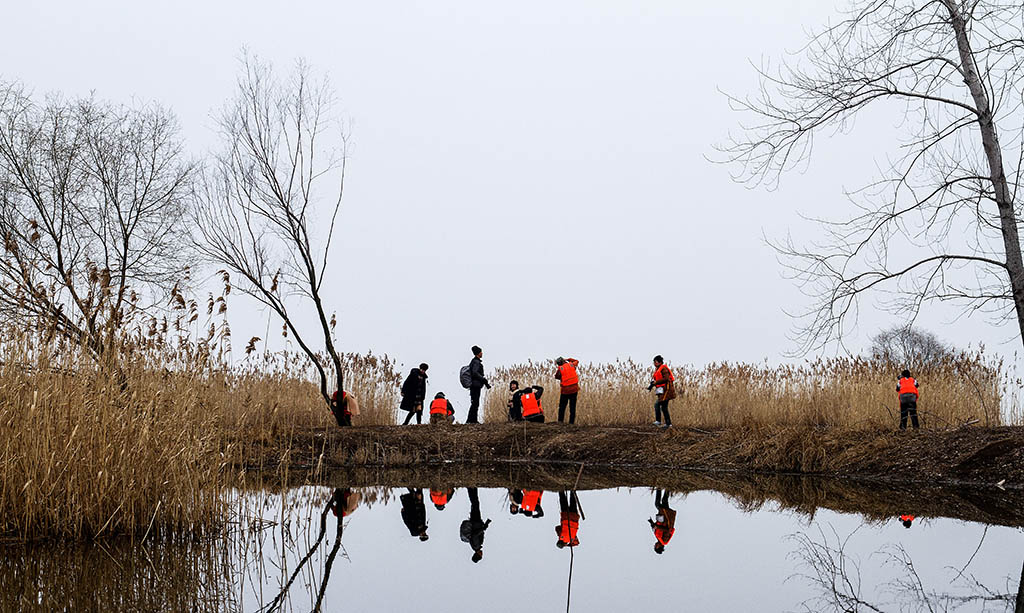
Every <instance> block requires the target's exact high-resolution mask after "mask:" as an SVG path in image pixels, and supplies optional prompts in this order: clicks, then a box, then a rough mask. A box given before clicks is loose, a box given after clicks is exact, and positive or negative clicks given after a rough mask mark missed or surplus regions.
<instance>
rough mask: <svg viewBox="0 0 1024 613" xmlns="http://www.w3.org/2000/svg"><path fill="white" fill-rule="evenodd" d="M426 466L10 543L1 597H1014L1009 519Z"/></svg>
mask: <svg viewBox="0 0 1024 613" xmlns="http://www.w3.org/2000/svg"><path fill="white" fill-rule="evenodd" d="M440 481H442V482H441V483H438V482H437V481H435V482H433V483H432V484H431V487H430V488H424V487H416V483H415V482H414V483H413V484H412V485H410V486H406V487H401V488H397V489H393V488H383V487H372V488H354V487H337V488H322V487H301V488H295V489H291V490H285V491H280V492H256V493H247V494H243V495H240V498H239V500H240V504H239V512H238V517H237V518H236V520H235V521H234V522H233V523H232V524H231V525H230V526H229V528H228V529H227V530H226V531H225V533H224V534H223V535H222V536H221V537H219V538H208V539H200V540H187V541H175V540H172V539H161V538H157V539H156V540H155V541H153V542H150V543H147V544H146V545H145V546H140V545H132V544H130V543H127V542H125V543H104V544H102V545H95V546H92V547H64V546H60V545H36V546H33V547H14V548H7V549H5V550H4V553H2V554H0V610H3V611H20V610H26V611H27V610H40V611H51V610H75V611H77V610H144V611H162V610H167V611H171V610H193V611H215V610H223V611H247V612H249V611H275V612H276V611H302V612H305V611H335V610H342V609H347V610H359V611H377V610H384V611H388V610H404V609H407V608H409V607H410V603H415V608H416V609H417V610H427V611H430V610H441V611H448V610H452V609H455V610H460V609H461V610H490V611H504V610H507V611H518V610H521V608H522V606H521V604H522V602H523V598H524V590H528V592H529V601H530V602H531V603H532V605H531V607H532V608H536V609H539V610H551V609H561V608H562V607H565V608H566V609H567V610H578V611H602V610H620V609H621V610H632V609H634V608H636V607H637V603H638V602H640V601H638V600H637V598H638V597H639V596H638V595H639V594H642V603H643V604H642V608H643V610H644V611H645V613H646V612H648V611H677V610H682V609H686V610H701V611H715V610H723V611H753V610H757V611H788V610H795V609H800V608H802V609H803V610H807V611H819V610H820V611H913V610H935V611H939V610H949V611H953V610H958V609H959V610H971V611H976V610H983V611H994V610H998V611H1008V610H1020V611H1022V612H1024V609H1022V608H1020V607H1019V606H1018V603H1017V601H1018V599H1020V598H1021V594H1020V593H1019V576H1020V573H1018V572H1016V571H1013V572H1011V573H1010V574H1007V569H1020V568H1021V560H1020V554H1019V552H1021V551H1024V533H1022V532H1021V531H1020V530H1019V529H1016V528H1007V527H999V526H991V527H986V526H985V525H982V524H975V523H970V522H963V521H955V520H948V519H942V518H941V517H931V516H929V518H928V519H927V520H926V521H924V522H922V521H921V518H920V517H913V516H909V515H896V514H895V513H893V514H890V515H889V516H888V517H887V518H884V519H883V518H873V517H865V516H859V515H855V514H848V513H837V512H833V511H828V510H818V511H817V512H816V513H815V515H813V516H807V515H803V514H799V513H795V512H793V511H790V510H787V509H785V508H783V507H780V506H778V505H775V506H772V505H771V504H761V505H758V506H757V508H756V509H753V510H752V509H751V508H750V507H749V506H748V505H746V504H745V503H743V502H742V501H737V500H736V499H733V498H729V497H727V496H724V495H722V494H719V493H715V492H710V491H704V492H700V491H690V492H688V493H677V492H675V491H670V490H669V489H665V488H654V489H649V488H633V489H619V490H586V491H582V492H576V491H572V490H571V489H568V488H566V489H543V488H539V487H533V488H524V489H518V488H508V489H506V488H501V489H498V488H477V487H459V488H458V490H464V491H465V495H464V496H463V495H461V492H459V491H457V489H456V487H455V486H454V485H451V484H446V483H443V480H440ZM570 483H571V482H570ZM652 498H653V504H652ZM581 499H582V500H581ZM555 500H557V502H558V513H557V515H555V513H554V511H552V513H551V517H547V518H546V519H545V512H544V502H545V501H547V503H548V504H549V505H552V508H553V505H554V502H555ZM584 505H585V506H586V508H584ZM908 506H909V505H908ZM396 507H397V508H396ZM506 508H507V509H508V510H509V511H510V512H509V513H508V514H506V513H505V512H504V511H505V509H506ZM915 508H916V507H915ZM684 518H685V529H683V524H680V529H681V530H684V532H685V535H686V537H685V538H686V543H685V545H686V546H685V547H683V546H681V544H678V543H677V544H675V545H673V543H674V542H675V541H674V540H673V539H674V536H675V531H676V521H677V519H678V521H680V522H683V521H684ZM538 519H539V520H540V521H533V520H538ZM908 521H909V522H910V523H911V525H912V526H913V527H914V530H906V529H905V528H904V525H906V522H908ZM428 526H429V530H428ZM428 532H429V534H430V536H433V537H435V538H430V537H429V536H428ZM552 532H554V537H555V538H554V541H552ZM794 534H796V536H792V535H794ZM839 535H845V536H843V537H842V538H840V537H839ZM681 538H682V537H681ZM581 542H585V544H586V547H583V548H582V549H581ZM485 544H486V547H485ZM552 544H554V545H555V546H554V547H552ZM652 546H653V549H654V551H655V552H656V553H652ZM467 547H468V548H469V551H467V550H466V548H467ZM485 552H486V560H487V563H486V564H484V563H482V562H483V560H484V559H485V555H484V554H485ZM470 569H472V570H470ZM469 577H472V580H467V579H468V578H469ZM787 578H788V579H789V580H788V581H787ZM648 585H649V586H658V589H657V590H646V589H644V588H643V587H642V586H648ZM428 594H432V595H435V596H438V597H437V598H425V596H426V595H428ZM441 595H443V597H441ZM1015 607H1016V609H1015Z"/></svg>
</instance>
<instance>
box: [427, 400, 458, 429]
mask: <svg viewBox="0 0 1024 613" xmlns="http://www.w3.org/2000/svg"><path fill="white" fill-rule="evenodd" d="M453 423H455V407H453V406H452V401H451V400H448V399H447V398H445V397H444V392H438V393H437V394H436V395H435V396H434V400H433V402H431V403H430V425H432V426H434V425H437V424H453Z"/></svg>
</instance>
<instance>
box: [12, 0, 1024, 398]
mask: <svg viewBox="0 0 1024 613" xmlns="http://www.w3.org/2000/svg"><path fill="white" fill-rule="evenodd" d="M291 4H292V5H291V6H289V7H288V8H287V9H284V10H282V8H281V7H282V5H281V4H280V3H277V2H273V3H272V2H255V1H247V2H192V1H183V2H176V3H173V4H172V3H161V5H162V6H163V7H166V8H165V9H160V8H157V4H156V3H139V2H83V1H75V2H69V1H65V2H21V3H12V4H11V5H10V6H8V7H5V10H4V21H5V28H4V32H5V34H4V37H2V38H0V59H2V62H0V66H2V67H3V68H2V71H3V72H0V76H2V77H3V78H5V79H18V80H20V81H23V82H24V83H25V84H27V85H29V86H30V87H31V88H33V89H34V90H35V91H36V92H38V93H45V92H48V91H56V90H59V91H62V92H65V93H67V94H72V95H78V94H88V93H89V92H90V91H95V92H96V94H97V95H98V96H99V97H102V98H105V99H109V100H113V101H124V102H130V101H131V100H132V99H136V100H141V101H149V100H157V101H159V102H161V103H163V104H165V105H167V106H169V107H170V108H172V109H173V110H174V111H175V112H176V113H177V114H178V116H179V118H180V120H181V123H182V128H183V133H184V136H185V138H186V139H187V141H188V143H189V146H190V147H191V148H192V149H193V150H194V151H195V153H196V155H201V154H203V152H204V151H207V150H209V149H210V148H212V147H214V146H216V141H215V136H214V134H213V132H212V129H211V128H212V121H211V119H210V115H211V111H212V110H214V109H215V108H217V107H218V106H219V105H221V104H222V103H223V102H224V100H225V99H227V98H228V97H229V96H230V95H231V93H232V88H233V86H234V82H235V77H236V74H237V71H238V58H239V56H240V53H241V49H242V48H243V47H245V48H248V49H249V50H250V51H251V52H252V53H254V54H257V55H259V56H261V57H262V58H264V59H267V60H270V61H272V62H273V63H274V64H275V66H276V67H277V68H278V69H280V70H287V69H288V68H290V66H291V64H292V62H293V61H294V60H295V59H296V58H299V57H302V58H305V59H306V60H307V61H308V62H309V63H310V64H311V65H312V66H313V68H314V69H315V70H317V71H319V72H322V73H326V74H328V75H329V77H330V79H331V81H332V83H333V85H334V87H335V88H336V90H337V92H338V94H339V96H340V99H341V105H340V110H341V111H342V113H343V114H344V116H345V117H346V118H347V119H348V120H349V121H350V122H351V136H352V141H353V143H354V148H353V151H352V159H351V163H350V166H349V174H348V183H347V186H346V187H347V192H346V196H345V204H344V209H343V218H342V219H343V227H344V244H343V245H342V246H340V248H339V249H337V250H336V251H335V252H334V253H333V254H332V258H333V260H332V261H333V266H332V273H331V275H330V281H329V282H328V289H327V291H328V294H329V295H330V299H331V302H332V303H333V304H335V305H337V307H338V310H339V314H340V317H339V320H340V327H341V332H342V338H343V346H344V348H345V349H346V350H356V351H366V350H368V349H372V350H373V351H375V352H377V353H388V354H391V355H393V356H395V357H397V358H398V359H399V360H400V361H402V362H404V364H405V366H406V367H408V366H411V365H415V364H417V363H419V362H420V361H427V362H430V363H431V364H433V365H434V366H435V368H433V369H432V372H431V374H432V375H433V378H432V384H433V385H432V389H433V390H437V389H447V388H449V387H456V386H457V383H456V371H457V369H458V366H459V365H460V364H462V363H465V362H466V361H468V359H469V358H470V354H469V347H470V345H472V344H474V343H476V344H479V345H481V346H483V347H484V349H485V352H486V355H485V363H486V364H488V365H492V366H493V365H497V364H509V363H512V362H518V361H523V360H526V359H528V358H533V359H542V358H553V357H556V356H557V355H573V356H576V357H578V358H580V359H582V360H584V361H603V360H612V359H614V358H616V357H623V358H624V357H630V356H631V357H634V358H637V359H640V360H641V361H642V362H643V363H647V362H648V361H649V359H650V357H651V356H653V355H654V354H655V353H662V354H664V355H665V356H666V358H668V359H669V360H670V361H671V362H673V363H683V362H686V363H695V364H703V363H706V362H710V361H716V360H748V361H749V360H760V359H764V358H767V359H769V360H771V361H778V360H781V359H782V358H783V354H784V353H785V352H787V351H788V350H791V349H793V344H792V342H791V341H789V340H788V339H787V332H788V331H789V330H790V329H791V328H792V322H791V321H790V320H789V319H788V318H787V316H786V315H785V313H784V312H783V309H788V310H791V311H792V310H799V309H800V308H801V307H803V306H806V304H807V302H806V300H805V299H804V298H803V297H802V296H801V294H800V293H799V292H798V290H797V289H796V287H795V286H794V285H793V284H792V282H790V281H788V280H786V279H784V278H783V277H782V274H781V273H782V269H781V267H780V266H779V264H778V263H777V262H776V259H775V256H774V253H773V252H772V250H771V249H770V248H769V247H768V246H766V245H765V243H764V241H763V238H762V236H763V235H767V236H769V237H781V236H783V235H784V234H785V233H786V232H788V231H791V232H792V233H793V234H794V236H795V237H796V238H797V239H798V240H801V239H810V238H813V236H814V233H813V228H814V227H813V226H812V225H810V224H808V223H806V222H803V221H801V219H800V217H799V214H800V213H805V214H813V215H818V216H836V217H838V216H842V215H843V213H844V211H845V212H849V211H850V208H849V204H848V203H847V201H846V200H845V198H844V196H843V189H844V188H856V187H860V186H862V185H864V184H865V183H867V182H868V181H870V180H871V179H872V178H874V177H875V176H877V175H876V174H875V168H876V166H875V164H876V162H877V161H878V157H879V156H880V155H882V152H883V151H886V150H891V148H892V147H893V146H894V145H895V144H896V143H895V141H894V140H893V127H894V126H896V125H897V122H898V119H899V116H898V115H897V114H895V113H894V114H893V115H892V116H891V117H889V116H881V115H880V116H876V117H874V118H872V119H871V120H869V121H864V122H863V123H861V124H858V125H857V129H856V130H855V131H854V132H853V134H852V135H848V136H840V137H836V138H833V139H825V140H819V141H818V142H817V143H816V145H817V147H816V150H815V156H814V158H813V160H812V163H811V164H810V165H809V167H808V168H807V170H806V171H804V172H802V173H793V174H790V175H787V176H786V177H784V181H783V184H782V189H780V190H779V191H775V192H769V191H766V190H750V189H747V188H745V187H743V186H741V185H737V184H735V183H733V182H732V181H731V180H730V177H729V171H730V168H728V167H722V166H719V165H715V164H712V163H710V162H708V161H707V160H706V156H708V155H711V154H712V153H713V146H714V145H715V144H716V143H720V142H722V141H724V140H725V139H726V137H727V135H728V133H729V132H730V131H735V130H736V129H737V126H738V123H739V122H740V120H741V118H740V117H739V116H737V114H736V113H734V112H732V111H731V110H730V109H729V106H728V104H727V101H726V99H725V97H724V96H723V95H722V93H721V92H720V91H719V90H725V91H728V92H731V93H738V94H743V93H747V92H753V91H754V89H755V87H756V86H757V81H756V79H755V75H754V70H753V69H752V68H751V66H750V62H751V61H752V62H754V63H759V62H760V61H761V59H762V58H779V57H781V56H782V54H784V53H785V52H786V51H787V50H795V49H796V48H797V47H798V46H799V45H800V43H801V42H802V41H804V40H805V34H804V32H805V30H807V29H813V28H817V27H820V26H821V25H822V24H824V23H826V21H827V20H828V19H830V18H834V17H835V15H836V12H835V5H833V3H831V2H821V1H820V0H801V1H793V2H761V1H754V0H742V1H739V0H731V1H730V0H725V1H722V2H679V1H678V0H672V1H665V2H656V1H645V2H622V1H608V2H595V1H585V2H584V1H575V2H569V1H561V2H534V1H526V2H516V3H484V2H468V1H464V2H449V1H444V0H431V1H429V2H408V1H396V2H301V3H299V2H296V3H291ZM732 170H735V169H732ZM343 293H347V295H346V296H345V297H344V298H343V297H342V296H343ZM867 306H869V307H870V303H869V304H868V305H867ZM232 308H233V309H234V311H233V313H234V314H235V318H234V319H233V329H234V335H235V340H236V343H238V342H240V341H241V342H243V343H244V339H247V338H248V337H249V336H250V335H252V334H257V335H259V336H264V335H265V334H264V332H265V327H266V315H265V314H264V315H257V314H250V315H245V316H243V314H242V311H243V310H244V309H243V308H242V305H241V304H240V303H238V301H237V300H236V301H235V304H233V306H232ZM956 313H957V311H949V310H940V309H938V308H931V309H930V310H929V311H927V313H926V314H925V316H924V317H923V319H922V320H921V321H922V323H923V324H924V325H925V326H927V327H930V328H932V329H933V330H935V331H936V332H937V333H939V334H940V336H941V337H943V338H945V339H947V340H949V341H952V342H955V343H958V344H961V345H966V344H968V343H975V344H976V343H977V342H978V341H979V340H983V341H986V342H987V343H989V344H990V345H991V346H992V347H993V348H994V349H997V350H1000V351H1003V352H1009V353H1012V352H1013V351H1015V350H1016V346H1017V342H1016V341H1012V340H1011V339H1012V335H1013V327H1012V326H1010V327H1004V328H1001V329H994V328H992V327H991V326H990V325H989V323H988V322H987V321H985V320H983V319H980V318H979V319H977V320H959V321H956V322H953V316H954V315H955V314H956ZM894 322H895V319H894V318H893V317H892V316H891V315H888V314H886V313H882V312H878V311H875V310H872V309H870V308H869V309H866V310H865V311H864V312H863V316H862V318H861V326H860V332H861V336H860V340H858V339H856V338H855V339H854V340H853V342H852V345H853V346H854V347H860V346H863V345H864V343H865V342H866V338H867V337H868V336H870V334H871V333H873V332H874V331H875V330H877V329H878V328H879V327H881V326H885V325H889V324H891V323H894ZM279 330H280V324H279V323H274V324H273V325H272V334H273V335H274V337H275V338H274V341H273V342H278V343H279V342H280V336H279V334H280V332H279ZM1008 341H1011V342H1008Z"/></svg>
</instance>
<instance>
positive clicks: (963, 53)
mask: <svg viewBox="0 0 1024 613" xmlns="http://www.w3.org/2000/svg"><path fill="white" fill-rule="evenodd" d="M942 3H943V5H944V6H945V7H946V10H947V11H949V18H950V23H951V24H952V26H953V31H954V33H955V34H956V45H957V49H958V50H959V52H960V65H961V70H962V72H963V77H964V82H965V83H966V84H967V88H968V89H970V91H971V97H972V98H974V104H975V107H976V108H977V111H978V127H979V128H980V130H981V142H982V146H983V147H984V149H985V158H986V159H987V160H988V167H989V179H990V180H991V181H992V190H993V192H994V196H995V201H996V207H998V209H999V225H1000V229H1001V230H1002V235H1003V248H1004V250H1005V251H1006V271H1007V274H1008V275H1009V277H1010V290H1011V292H1012V293H1013V306H1014V310H1015V311H1016V312H1017V325H1018V327H1019V328H1020V334H1021V340H1022V341H1024V261H1022V258H1021V252H1020V236H1019V234H1018V233H1017V215H1016V213H1015V212H1014V210H1013V196H1012V195H1011V194H1010V187H1009V184H1008V182H1007V180H1006V171H1005V168H1004V166H1003V152H1002V148H1001V147H1000V146H999V133H998V131H997V130H996V125H995V121H994V118H993V116H992V104H991V101H990V100H989V96H988V92H987V91H986V89H985V84H984V82H983V81H982V78H981V75H980V73H979V71H978V66H977V64H976V63H975V61H974V50H973V49H972V48H971V41H970V39H969V38H968V30H967V21H966V20H965V19H964V16H963V15H962V14H961V13H960V10H959V9H958V7H957V3H956V2H955V1H954V0H942Z"/></svg>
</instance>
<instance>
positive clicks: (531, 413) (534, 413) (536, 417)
mask: <svg viewBox="0 0 1024 613" xmlns="http://www.w3.org/2000/svg"><path fill="white" fill-rule="evenodd" d="M543 394H544V388H543V387H541V386H539V385H533V386H529V385H528V386H526V387H524V388H523V389H521V390H519V391H517V392H516V393H515V394H512V406H513V410H514V411H518V412H519V413H520V414H521V415H522V416H523V419H524V420H525V421H532V422H534V423H539V424H542V423H544V407H543V406H541V402H540V397H541V396H542V395H543Z"/></svg>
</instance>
